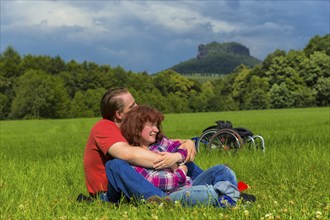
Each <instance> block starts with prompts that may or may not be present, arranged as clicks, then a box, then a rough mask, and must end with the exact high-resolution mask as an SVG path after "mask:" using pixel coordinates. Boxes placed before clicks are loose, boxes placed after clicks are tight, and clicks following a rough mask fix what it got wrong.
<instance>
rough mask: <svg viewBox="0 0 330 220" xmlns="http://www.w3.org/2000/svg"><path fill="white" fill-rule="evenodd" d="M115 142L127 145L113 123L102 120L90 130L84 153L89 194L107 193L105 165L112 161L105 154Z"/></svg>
mask: <svg viewBox="0 0 330 220" xmlns="http://www.w3.org/2000/svg"><path fill="white" fill-rule="evenodd" d="M117 142H125V143H127V141H126V139H125V138H124V137H123V135H122V134H121V132H120V130H119V128H118V127H117V126H116V124H115V123H114V122H112V121H110V120H107V119H102V120H100V121H98V122H97V123H96V124H95V125H94V126H93V128H92V129H91V132H90V135H89V138H88V141H87V144H86V148H85V152H84V170H85V180H86V186H87V190H88V192H89V193H91V194H95V193H98V192H101V191H107V189H108V179H107V176H106V173H105V163H106V162H107V161H108V160H110V159H112V157H111V156H109V155H108V154H107V152H108V150H109V148H110V147H111V146H112V145H113V144H115V143H117Z"/></svg>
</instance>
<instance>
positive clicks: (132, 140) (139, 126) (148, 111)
mask: <svg viewBox="0 0 330 220" xmlns="http://www.w3.org/2000/svg"><path fill="white" fill-rule="evenodd" d="M163 120H164V115H163V114H162V113H161V112H159V111H157V110H156V109H154V108H151V107H149V106H146V105H139V106H136V107H134V108H133V109H132V110H131V111H129V112H128V113H126V115H125V117H124V119H123V121H122V123H121V125H120V129H121V133H122V134H123V136H124V137H125V138H126V140H127V141H128V143H129V144H130V145H135V146H140V145H141V143H142V137H141V132H142V130H143V128H144V126H145V124H146V123H147V122H149V123H156V124H157V127H158V129H159V132H158V134H157V136H156V142H157V141H159V140H160V139H161V138H162V137H163V134H162V130H161V123H162V121H163Z"/></svg>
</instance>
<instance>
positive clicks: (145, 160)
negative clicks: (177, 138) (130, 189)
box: [108, 142, 181, 168]
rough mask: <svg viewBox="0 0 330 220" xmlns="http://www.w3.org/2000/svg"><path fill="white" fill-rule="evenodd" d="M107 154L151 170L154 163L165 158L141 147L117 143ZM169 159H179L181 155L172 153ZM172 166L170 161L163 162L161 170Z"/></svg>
mask: <svg viewBox="0 0 330 220" xmlns="http://www.w3.org/2000/svg"><path fill="white" fill-rule="evenodd" d="M108 154H109V155H111V156H112V157H115V158H118V159H121V160H125V161H127V162H129V163H131V164H133V165H136V166H141V167H146V168H153V167H154V165H155V164H154V162H155V161H163V160H164V158H165V156H164V155H161V154H157V153H155V152H152V151H150V150H147V149H144V148H142V147H134V146H130V145H129V144H127V143H125V142H117V143H115V144H113V145H112V146H111V147H110V148H109V150H108ZM171 157H173V160H177V158H178V157H180V158H181V155H180V154H178V153H173V154H171ZM167 163H171V164H167ZM172 164H173V163H172V162H171V161H170V160H168V161H164V162H163V166H162V168H165V167H168V166H170V165H172Z"/></svg>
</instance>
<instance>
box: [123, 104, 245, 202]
mask: <svg viewBox="0 0 330 220" xmlns="http://www.w3.org/2000/svg"><path fill="white" fill-rule="evenodd" d="M163 120H164V116H163V114H162V113H161V112H159V111H157V110H155V109H153V108H151V107H148V106H144V105H140V106H137V107H135V108H134V109H132V110H131V111H130V112H128V113H127V114H126V116H125V118H124V120H123V122H122V124H121V132H122V134H123V135H124V137H125V138H126V139H127V141H128V143H129V144H131V145H135V146H140V147H142V148H145V149H148V150H152V151H157V152H160V153H161V154H163V155H165V157H166V154H167V153H168V152H171V153H173V152H176V153H177V158H174V159H170V157H168V160H171V163H170V164H172V165H171V166H170V167H168V168H166V169H163V170H155V169H148V168H143V167H137V166H134V168H135V170H136V171H137V172H138V173H140V174H141V175H143V176H144V177H145V178H146V179H147V180H148V181H150V182H151V183H153V184H154V185H155V186H156V187H159V188H160V189H161V190H163V191H164V192H166V193H168V194H169V196H170V197H171V199H172V200H174V201H181V203H182V204H183V205H189V206H193V205H197V204H210V205H214V206H217V207H225V206H228V205H235V204H236V202H237V199H238V198H239V196H240V193H239V191H238V189H237V180H236V176H235V174H234V172H233V171H232V170H231V169H230V168H229V167H227V166H225V165H217V166H214V167H212V168H210V169H208V170H206V171H204V172H203V173H202V174H200V175H199V176H198V177H197V178H195V179H194V180H191V178H190V177H188V176H187V167H186V166H185V165H184V164H180V163H181V162H182V161H184V159H185V156H186V151H185V150H183V149H178V146H179V145H180V142H179V141H175V140H170V139H168V138H167V137H165V136H164V135H163V134H162V132H161V122H162V121H163ZM171 158H173V157H171Z"/></svg>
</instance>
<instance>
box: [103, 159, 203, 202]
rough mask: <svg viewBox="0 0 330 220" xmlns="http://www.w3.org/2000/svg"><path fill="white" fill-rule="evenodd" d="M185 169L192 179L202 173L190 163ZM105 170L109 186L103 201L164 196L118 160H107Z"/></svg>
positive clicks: (123, 162)
mask: <svg viewBox="0 0 330 220" xmlns="http://www.w3.org/2000/svg"><path fill="white" fill-rule="evenodd" d="M187 167H188V170H189V171H188V173H190V175H191V177H192V179H194V178H196V177H197V176H199V174H201V173H202V172H203V170H202V169H201V168H199V167H198V166H197V165H196V164H194V163H192V162H190V163H187ZM105 170H106V174H107V177H108V182H109V184H108V193H107V199H104V198H103V199H102V200H104V201H109V202H118V201H119V200H120V198H121V197H122V196H125V197H126V198H127V199H128V200H129V198H131V197H134V198H135V199H142V198H144V199H147V198H149V197H150V196H159V197H164V196H166V193H165V192H163V191H161V190H160V189H158V188H157V187H155V186H154V185H153V184H152V183H150V182H149V181H147V180H146V179H145V178H144V177H143V176H142V175H141V174H139V173H137V172H136V171H135V170H134V169H133V168H132V166H131V165H130V164H129V163H128V162H126V161H123V160H120V159H113V160H109V161H108V162H107V163H106V164H105Z"/></svg>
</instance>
